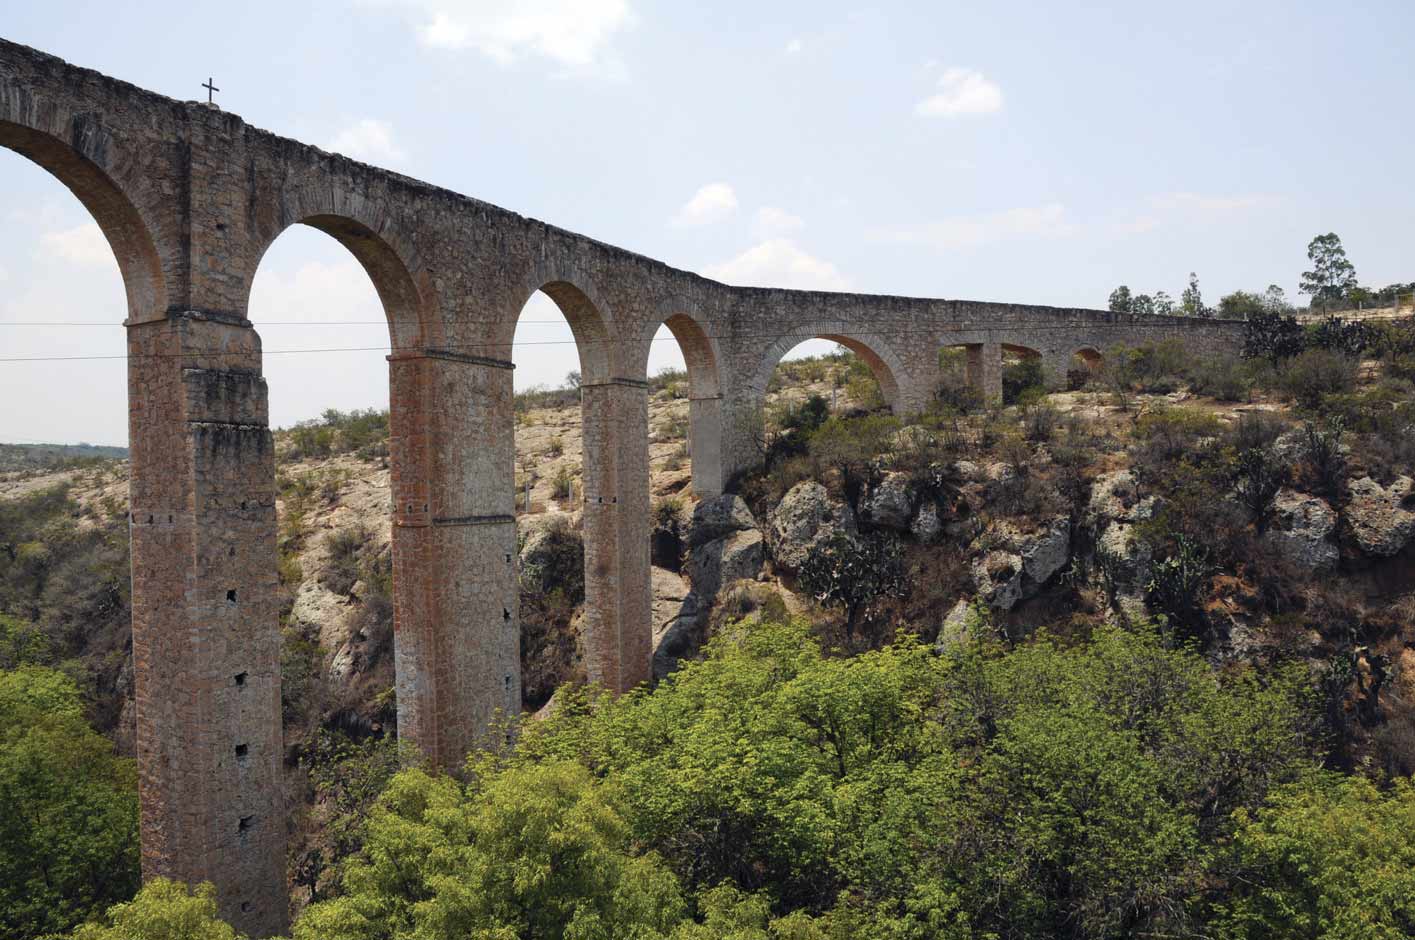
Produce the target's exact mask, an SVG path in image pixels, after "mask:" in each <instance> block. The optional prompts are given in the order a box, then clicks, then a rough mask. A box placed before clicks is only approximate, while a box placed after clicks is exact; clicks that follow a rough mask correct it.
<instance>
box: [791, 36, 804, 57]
mask: <svg viewBox="0 0 1415 940" xmlns="http://www.w3.org/2000/svg"><path fill="white" fill-rule="evenodd" d="M804 48H805V44H804V43H802V42H801V40H799V39H793V40H791V41H790V42H788V43H787V44H786V54H787V55H796V54H797V53H799V52H800V51H801V50H802V49H804Z"/></svg>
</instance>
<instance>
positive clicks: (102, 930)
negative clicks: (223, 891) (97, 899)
mask: <svg viewBox="0 0 1415 940" xmlns="http://www.w3.org/2000/svg"><path fill="white" fill-rule="evenodd" d="M73 936H74V940H238V934H237V933H236V931H234V930H232V929H231V926H230V925H229V924H226V923H224V922H223V921H221V920H220V919H219V918H218V917H217V916H216V891H215V889H214V888H212V886H211V885H209V884H206V885H202V886H201V887H200V888H198V889H197V890H195V891H191V890H188V888H187V886H186V885H181V884H176V883H174V882H171V881H168V880H166V879H165V878H157V879H154V880H153V881H150V882H148V883H147V884H146V885H144V886H143V889H142V890H141V891H139V892H138V895H137V897H135V898H133V900H132V901H130V902H128V903H126V904H118V905H115V906H114V907H112V908H111V909H110V910H109V911H108V916H107V917H106V918H104V921H103V922H102V923H91V924H85V925H83V926H82V927H80V928H79V929H78V930H76V931H74V935H73Z"/></svg>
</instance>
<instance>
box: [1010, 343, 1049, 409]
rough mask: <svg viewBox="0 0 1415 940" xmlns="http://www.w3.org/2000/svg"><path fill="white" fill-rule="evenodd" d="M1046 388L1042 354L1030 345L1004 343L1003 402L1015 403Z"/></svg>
mask: <svg viewBox="0 0 1415 940" xmlns="http://www.w3.org/2000/svg"><path fill="white" fill-rule="evenodd" d="M1045 390H1046V372H1045V369H1043V367H1042V354H1041V352H1039V351H1038V350H1035V349H1032V348H1031V347H1030V346H1021V345H1018V344H1015V343H1003V344H1002V403H1003V404H1004V405H1015V404H1017V403H1018V402H1020V401H1023V400H1025V399H1026V398H1028V397H1029V396H1035V395H1038V394H1040V393H1041V392H1044V391H1045Z"/></svg>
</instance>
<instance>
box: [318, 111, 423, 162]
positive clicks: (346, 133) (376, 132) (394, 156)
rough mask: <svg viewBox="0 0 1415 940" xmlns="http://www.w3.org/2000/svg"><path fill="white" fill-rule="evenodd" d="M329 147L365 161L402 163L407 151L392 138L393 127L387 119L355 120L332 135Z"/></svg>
mask: <svg viewBox="0 0 1415 940" xmlns="http://www.w3.org/2000/svg"><path fill="white" fill-rule="evenodd" d="M329 149H330V150H333V151H334V152H335V153H342V154H344V156H346V157H353V158H354V159H355V160H363V161H364V162H366V163H378V164H390V163H402V162H403V161H404V160H406V159H407V158H408V154H407V152H406V151H405V150H404V149H403V148H402V147H400V146H398V143H397V141H395V140H394V139H393V127H392V126H391V125H390V124H389V123H388V122H387V121H378V120H375V119H373V118H364V119H362V120H360V121H355V122H354V123H353V124H351V125H349V126H348V127H346V128H344V129H343V130H342V131H340V132H339V133H338V134H336V135H335V136H334V139H333V140H332V141H330V142H329Z"/></svg>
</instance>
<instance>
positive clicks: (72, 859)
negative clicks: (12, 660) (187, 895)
mask: <svg viewBox="0 0 1415 940" xmlns="http://www.w3.org/2000/svg"><path fill="white" fill-rule="evenodd" d="M0 806H4V807H5V811H4V813H0V935H3V936H5V937H13V938H16V940H23V938H28V937H38V936H42V935H45V934H49V933H57V932H61V931H66V930H69V929H70V928H72V927H73V926H75V925H76V924H79V923H82V922H83V921H86V920H89V919H91V918H93V917H96V916H98V915H100V914H101V913H102V912H103V911H104V910H105V909H106V908H107V907H108V906H109V905H111V904H113V903H115V902H117V901H122V900H125V899H127V898H130V897H132V895H133V892H135V891H136V890H137V888H138V800H137V774H136V771H135V769H134V766H133V762H132V761H130V760H122V759H119V758H117V757H115V756H114V754H113V746H112V745H111V744H110V743H109V742H108V741H107V740H106V739H104V738H103V737H101V736H100V735H98V734H97V733H96V732H95V731H93V729H92V728H90V727H89V726H88V723H87V722H86V721H85V720H84V717H83V706H82V702H81V701H80V698H79V691H78V688H77V686H75V684H74V682H73V680H72V679H70V678H69V677H68V676H65V675H64V674H62V673H59V672H56V671H54V670H52V669H45V668H43V667H40V666H22V667H20V668H18V669H14V670H10V671H8V672H0Z"/></svg>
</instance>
